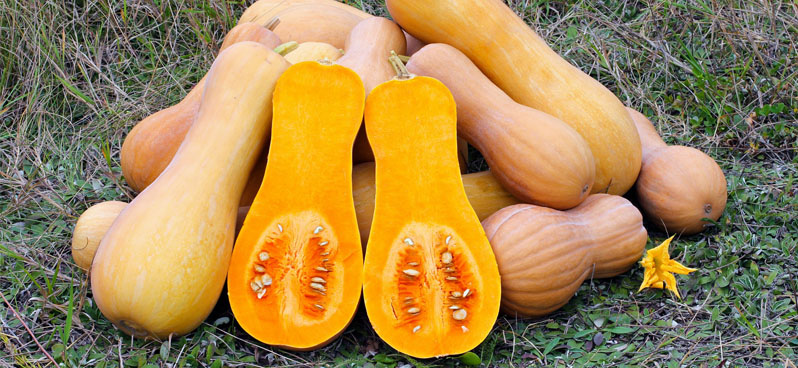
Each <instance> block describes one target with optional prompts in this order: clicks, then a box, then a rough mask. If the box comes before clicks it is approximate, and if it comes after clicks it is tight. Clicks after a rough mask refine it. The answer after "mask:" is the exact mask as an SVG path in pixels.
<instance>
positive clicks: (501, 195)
mask: <svg viewBox="0 0 798 368" xmlns="http://www.w3.org/2000/svg"><path fill="white" fill-rule="evenodd" d="M374 184H375V181H374V163H373V162H364V163H362V164H359V165H355V167H353V168H352V193H353V195H354V198H355V212H356V213H357V226H358V228H359V229H360V240H361V241H362V242H363V250H364V251H365V249H366V243H367V242H368V239H369V230H371V220H372V218H373V216H374V195H375V192H376V189H377V188H376V187H375V185H374ZM463 187H464V188H465V192H466V197H468V202H469V203H470V204H471V208H473V209H474V212H475V213H476V214H477V217H478V218H479V219H480V220H482V219H485V218H486V217H488V216H490V215H492V214H493V213H494V212H496V211H498V210H500V209H502V208H504V207H507V206H510V205H514V204H516V203H519V202H518V200H517V199H516V198H515V197H513V196H512V195H511V194H510V193H508V192H507V191H506V190H504V188H502V186H501V184H499V182H498V181H497V180H496V178H495V177H494V176H493V174H491V172H490V171H482V172H477V173H471V174H465V175H463Z"/></svg>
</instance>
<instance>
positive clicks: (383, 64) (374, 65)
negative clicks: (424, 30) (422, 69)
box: [338, 17, 405, 164]
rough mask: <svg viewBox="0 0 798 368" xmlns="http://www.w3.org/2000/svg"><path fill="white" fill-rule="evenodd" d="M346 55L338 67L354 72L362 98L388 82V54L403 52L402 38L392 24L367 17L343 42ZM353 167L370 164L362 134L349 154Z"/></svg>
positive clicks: (370, 155) (391, 73)
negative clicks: (362, 88) (361, 86)
mask: <svg viewBox="0 0 798 368" xmlns="http://www.w3.org/2000/svg"><path fill="white" fill-rule="evenodd" d="M345 50H346V52H345V53H344V56H343V57H342V58H340V59H338V64H339V65H343V66H345V67H347V68H349V69H352V70H354V71H355V72H357V74H358V75H359V76H360V79H362V80H363V84H364V85H365V87H366V95H368V93H369V92H371V90H372V89H374V87H376V86H377V85H378V84H380V83H382V82H385V81H387V80H389V79H391V78H392V77H393V76H394V75H395V72H394V70H393V67H392V66H391V63H390V62H388V57H389V56H391V51H392V50H393V51H396V53H397V54H400V55H401V54H403V53H404V52H405V37H404V33H402V30H401V29H399V26H397V25H396V23H394V22H392V21H390V20H388V19H385V18H382V17H369V18H366V19H363V20H362V21H360V22H359V23H358V24H357V25H356V26H355V27H354V28H352V31H351V32H350V33H349V36H348V37H347V39H346V49H345ZM352 161H353V162H354V163H356V164H357V163H361V162H370V161H374V154H373V153H372V152H371V146H369V142H368V139H367V138H366V131H365V128H364V127H363V126H361V127H360V131H358V135H357V138H356V139H355V146H354V148H353V153H352Z"/></svg>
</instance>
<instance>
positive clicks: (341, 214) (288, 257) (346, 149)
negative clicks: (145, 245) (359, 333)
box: [227, 61, 365, 350]
mask: <svg viewBox="0 0 798 368" xmlns="http://www.w3.org/2000/svg"><path fill="white" fill-rule="evenodd" d="M364 100H365V92H364V90H363V82H362V81H361V80H360V78H359V77H358V76H357V74H356V73H355V72H353V71H351V70H350V69H347V68H345V67H342V66H339V65H322V64H320V63H318V62H315V61H308V62H302V63H298V64H295V65H294V66H292V67H290V68H289V69H288V70H286V72H285V73H283V75H282V76H281V77H280V79H279V80H278V82H277V86H276V88H275V92H274V101H273V103H274V114H273V120H272V140H271V145H270V149H269V158H268V161H267V163H266V172H265V175H264V177H263V183H262V184H261V187H260V190H259V191H258V194H257V195H256V196H255V200H254V202H253V203H252V206H251V208H250V210H249V213H248V214H247V217H246V219H245V220H244V224H243V226H242V228H241V231H240V233H239V235H238V239H237V241H236V244H235V249H234V251H233V257H232V261H231V263H230V269H229V272H228V279H227V286H228V296H229V298H230V306H231V308H232V310H233V314H234V315H235V318H236V320H237V321H238V322H239V324H241V326H242V327H243V328H244V330H246V331H247V332H248V333H249V334H250V335H252V336H253V337H254V338H256V339H258V340H259V341H261V342H264V343H266V344H270V345H278V346H282V347H284V348H287V349H294V350H305V349H312V348H316V347H319V346H322V345H324V344H326V343H328V342H330V341H331V340H332V339H334V338H335V337H336V336H338V335H339V334H340V333H341V332H342V331H343V330H344V328H346V326H347V325H348V324H349V322H350V321H351V319H352V317H353V316H354V313H355V309H356V308H357V305H358V301H359V299H360V287H361V285H362V281H363V276H362V275H363V273H362V272H363V267H362V265H363V264H362V251H361V247H360V237H359V233H358V228H357V219H356V217H355V210H354V204H353V200H352V191H351V188H352V161H351V155H352V143H353V142H354V139H355V134H356V133H357V129H358V127H359V125H360V122H361V119H362V115H363V105H364Z"/></svg>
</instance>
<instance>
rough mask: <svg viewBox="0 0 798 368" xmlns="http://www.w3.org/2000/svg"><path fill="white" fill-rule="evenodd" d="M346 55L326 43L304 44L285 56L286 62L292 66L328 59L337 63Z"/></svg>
mask: <svg viewBox="0 0 798 368" xmlns="http://www.w3.org/2000/svg"><path fill="white" fill-rule="evenodd" d="M343 55H344V53H343V51H342V50H341V49H339V48H337V47H335V46H333V45H330V44H329V43H324V42H302V43H300V44H299V45H297V48H296V49H294V50H292V51H290V52H288V53H287V54H285V60H288V62H289V63H291V64H296V63H301V62H303V61H316V60H322V59H327V60H330V61H335V60H338V59H340V58H341V56H343Z"/></svg>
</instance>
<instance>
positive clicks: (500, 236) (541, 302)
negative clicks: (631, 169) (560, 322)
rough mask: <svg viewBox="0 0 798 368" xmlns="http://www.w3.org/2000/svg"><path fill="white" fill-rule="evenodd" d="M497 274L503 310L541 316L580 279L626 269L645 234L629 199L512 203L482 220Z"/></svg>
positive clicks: (564, 300) (569, 294) (606, 197)
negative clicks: (560, 204) (554, 205)
mask: <svg viewBox="0 0 798 368" xmlns="http://www.w3.org/2000/svg"><path fill="white" fill-rule="evenodd" d="M482 225H483V226H484V228H485V232H486V233H487V235H488V238H489V239H490V242H491V245H492V246H493V251H494V253H495V254H496V261H497V262H498V264H499V273H501V277H502V311H504V312H505V313H508V314H510V315H518V316H526V317H540V316H544V315H547V314H549V313H551V312H554V311H555V310H557V309H559V308H561V307H562V306H563V305H565V304H566V303H567V302H568V301H569V300H570V299H571V297H573V295H574V293H576V291H577V290H578V289H579V286H580V285H582V282H583V281H584V280H585V279H588V278H591V277H595V278H605V277H612V276H616V275H619V274H621V273H623V272H626V271H627V270H629V269H630V268H631V267H632V266H633V265H634V264H635V263H636V262H637V261H638V260H639V259H640V257H641V256H642V255H643V251H644V250H645V246H646V240H647V239H648V235H647V233H646V229H645V228H644V227H643V217H642V215H641V214H640V212H639V211H638V210H637V208H635V207H634V206H633V205H632V204H631V203H630V202H629V201H628V200H626V199H624V198H623V197H619V196H614V195H609V194H594V195H591V196H589V197H588V198H587V199H586V200H585V201H584V202H583V203H582V204H580V205H579V206H577V207H575V208H573V209H571V210H568V211H557V210H554V209H550V208H546V207H540V206H535V205H530V204H517V205H513V206H509V207H506V208H504V209H502V210H500V211H498V212H496V213H494V214H493V215H491V216H490V217H488V218H487V219H485V220H484V221H483V222H482Z"/></svg>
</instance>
